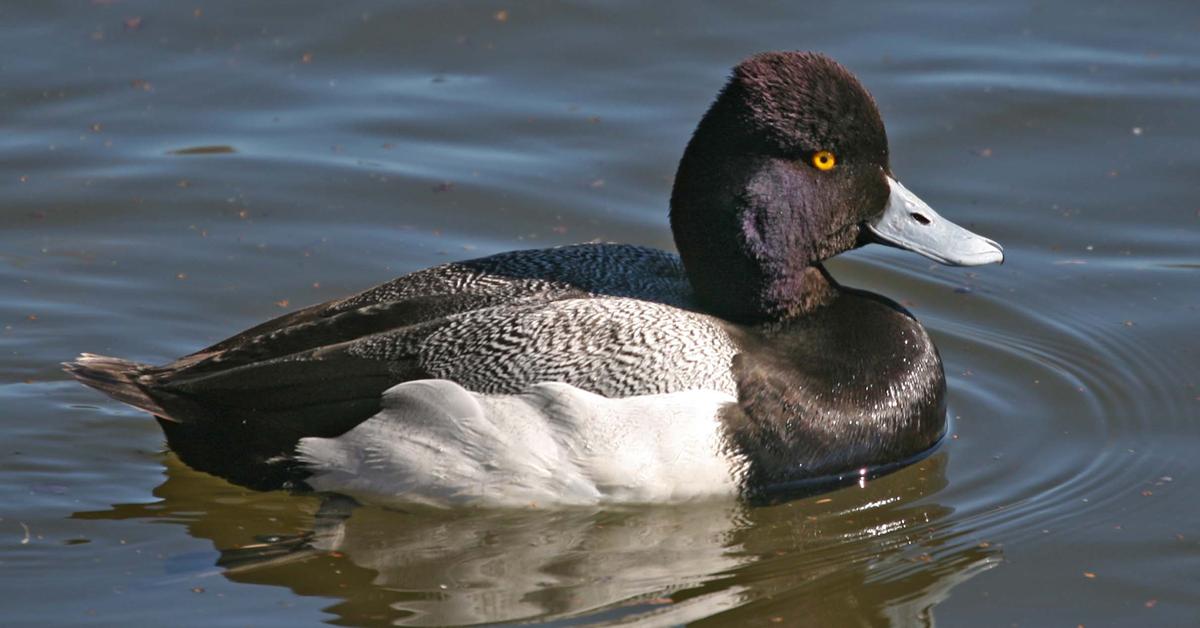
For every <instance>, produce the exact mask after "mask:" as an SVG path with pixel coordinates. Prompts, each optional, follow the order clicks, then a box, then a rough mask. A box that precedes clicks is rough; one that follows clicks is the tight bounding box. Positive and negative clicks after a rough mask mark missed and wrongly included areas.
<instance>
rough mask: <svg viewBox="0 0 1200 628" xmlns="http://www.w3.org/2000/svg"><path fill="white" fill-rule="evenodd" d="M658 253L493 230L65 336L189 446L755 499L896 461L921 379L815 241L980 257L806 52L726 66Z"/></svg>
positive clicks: (348, 464)
mask: <svg viewBox="0 0 1200 628" xmlns="http://www.w3.org/2000/svg"><path fill="white" fill-rule="evenodd" d="M670 217H671V228H672V231H673V233H674V235H675V242H676V245H677V247H678V249H679V255H675V254H672V253H668V252H665V251H659V250H655V249H650V248H645V247H639V246H631V245H624V244H580V245H574V246H565V247H560V248H552V249H541V250H530V251H515V252H510V253H502V254H499V255H493V256H490V257H485V258H481V259H475V260H470V261H464V262H455V263H450V264H445V265H442V266H438V267H435V268H430V269H427V270H423V271H418V272H415V273H412V274H409V275H405V276H403V277H400V278H398V279H395V280H393V281H390V282H388V283H385V284H383V285H380V286H377V287H375V288H371V289H369V290H367V291H365V292H362V293H360V294H357V295H355V296H351V297H349V298H346V299H340V300H336V301H331V302H328V303H322V304H320V305H314V306H312V307H308V308H305V309H303V310H300V311H297V312H294V313H291V314H288V315H285V316H282V317H280V318H277V319H275V320H272V321H269V322H267V323H263V324H261V325H259V326H257V327H254V328H252V329H250V330H248V331H245V332H242V333H241V334H238V335H236V336H233V337H232V338H229V339H227V340H225V341H222V342H220V343H217V344H215V345H213V346H211V347H208V348H207V349H204V350H202V351H199V352H197V353H193V354H191V355H188V356H185V357H183V358H180V359H178V360H176V361H174V362H172V363H170V364H166V365H164V366H149V365H143V364H135V363H132V362H128V361H125V360H119V359H115V358H107V357H102V356H95V355H89V354H84V355H82V356H80V357H79V358H78V359H77V360H76V361H75V362H73V363H70V364H68V365H66V366H67V369H68V370H69V371H70V372H71V373H72V374H74V375H75V377H77V378H78V379H79V380H80V381H82V382H83V383H85V384H87V385H89V386H92V387H94V388H97V389H99V390H101V391H103V392H105V393H107V394H109V395H110V396H112V397H113V398H115V399H117V400H119V401H122V402H125V403H127V404H130V405H132V406H135V407H137V408H141V409H143V410H145V411H147V412H150V413H152V414H154V415H155V416H156V417H157V418H158V421H159V423H160V424H161V426H162V428H163V431H164V432H165V433H166V436H167V441H168V443H169V444H170V446H171V448H172V449H173V450H175V451H176V452H177V453H178V454H179V455H180V457H181V458H182V459H183V460H184V461H185V462H187V463H188V464H189V465H191V466H192V467H194V468H196V469H200V470H203V471H208V472H211V473H214V474H217V475H220V476H223V477H225V478H228V479H230V480H232V481H234V482H238V483H241V484H244V485H248V486H251V487H256V488H264V489H269V488H279V487H285V486H302V485H307V486H309V487H312V488H315V489H319V490H331V491H339V492H345V493H349V494H352V495H356V496H360V497H365V498H367V499H375V500H382V501H396V502H411V501H421V502H430V503H437V504H448V503H464V502H465V503H482V504H524V503H528V502H536V503H543V504H545V503H605V502H634V501H669V500H679V499H690V498H696V497H703V496H711V495H740V496H743V497H749V498H755V497H759V496H762V495H765V494H768V493H769V492H770V491H772V490H773V489H776V488H779V487H786V486H791V485H794V484H795V483H798V482H800V483H802V482H805V481H809V480H814V479H820V478H827V477H831V476H842V475H845V474H847V473H851V474H853V473H858V472H859V470H860V469H880V468H887V467H888V466H889V465H896V464H901V463H903V462H904V461H906V460H909V459H912V458H913V457H914V456H919V455H920V454H921V453H922V452H925V451H927V450H929V449H930V448H931V447H933V446H934V445H935V444H936V443H937V442H938V440H939V439H940V438H941V436H942V434H943V432H944V430H945V408H944V396H945V385H946V380H945V376H944V375H943V372H942V365H941V360H940V358H939V357H938V354H937V350H936V349H935V348H934V346H933V343H932V342H931V341H930V339H929V336H928V334H926V332H925V330H924V329H923V328H922V327H921V325H920V324H919V323H918V322H917V321H916V320H915V319H914V318H913V317H912V316H911V315H910V314H909V313H908V312H907V311H905V310H904V308H902V307H900V306H899V305H897V304H895V303H893V302H891V301H889V300H887V299H885V298H883V297H880V296H877V295H874V294H870V293H866V292H862V291H857V290H851V289H847V288H843V287H841V286H839V285H838V284H837V282H836V281H834V279H833V278H832V277H830V275H829V273H828V272H826V270H825V268H824V267H823V266H822V264H821V262H822V260H825V259H827V258H830V257H832V256H834V255H837V254H838V253H841V252H843V251H846V250H848V249H851V248H855V247H857V246H860V245H863V244H866V243H868V242H882V243H886V244H890V245H893V246H897V247H901V248H906V249H910V250H912V251H915V252H917V253H920V254H922V255H925V256H927V257H930V258H933V259H935V260H937V261H939V262H943V263H948V264H963V265H966V264H986V263H990V262H999V261H1002V259H1003V253H1002V252H1001V249H1000V247H999V245H997V244H996V243H995V242H992V241H990V240H987V239H985V238H982V237H979V236H977V235H975V234H972V233H971V232H969V231H967V230H965V229H962V228H960V227H957V226H955V225H954V224H952V223H950V222H949V221H947V220H945V219H944V218H942V217H940V216H939V215H938V214H936V213H935V212H934V211H933V210H932V209H930V208H929V207H928V206H927V205H926V204H925V203H923V202H922V201H921V200H920V199H918V198H917V197H916V196H915V195H913V194H912V193H911V192H909V191H908V190H907V189H905V188H904V187H903V186H902V185H900V184H899V183H898V182H897V181H896V180H895V179H894V178H893V176H892V173H891V169H890V167H889V164H888V146H887V137H886V135H885V132H884V127H883V122H882V120H881V119H880V116H879V111H878V110H877V109H876V107H875V103H874V102H873V101H872V99H871V97H870V95H869V94H868V93H867V91H866V90H865V89H864V88H863V87H862V86H861V85H860V84H859V82H858V81H857V80H856V79H855V78H854V76H853V75H851V74H850V72H849V71H847V70H846V69H844V68H843V67H842V66H840V65H838V64H837V63H836V62H834V61H832V60H831V59H829V58H827V57H825V56H822V55H819V54H814V53H801V52H774V53H764V54H760V55H756V56H754V57H751V58H749V59H747V60H746V61H744V62H742V63H741V64H739V65H738V66H737V67H736V68H734V70H733V75H732V77H731V78H730V80H729V82H728V83H727V84H726V85H725V87H724V89H722V90H721V92H720V94H719V95H718V97H717V99H716V101H715V102H714V103H713V105H712V106H711V107H710V109H709V110H708V112H707V113H706V114H705V115H704V117H703V119H702V120H701V121H700V124H699V126H698V127H697V129H696V131H695V133H694V135H693V136H692V139H691V141H690V142H689V143H688V146H687V149H686V150H685V152H684V155H683V159H682V161H681V162H680V164H679V170H678V173H677V175H676V178H675V187H674V190H673V192H672V194H671V213H670Z"/></svg>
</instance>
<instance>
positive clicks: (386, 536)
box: [0, 0, 1200, 627]
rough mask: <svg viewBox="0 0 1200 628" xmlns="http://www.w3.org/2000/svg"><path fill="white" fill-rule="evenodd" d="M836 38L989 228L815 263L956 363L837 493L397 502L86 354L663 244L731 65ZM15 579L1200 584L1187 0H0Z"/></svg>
mask: <svg viewBox="0 0 1200 628" xmlns="http://www.w3.org/2000/svg"><path fill="white" fill-rule="evenodd" d="M797 48H800V49H817V50H822V51H825V52H827V53H829V54H831V55H833V56H834V57H836V58H837V59H839V60H840V61H842V62H843V63H844V64H846V65H847V66H849V67H850V68H851V69H852V70H854V71H855V72H856V73H857V74H858V75H859V77H860V78H861V79H862V81H863V82H864V83H865V84H866V85H867V86H868V88H869V89H870V90H871V91H872V92H873V93H874V95H875V97H876V99H877V100H878V101H879V104H880V107H881V109H882V111H883V114H884V118H885V120H886V122H887V125H888V131H889V136H890V140H891V147H892V165H893V168H894V170H895V171H896V172H897V173H898V174H899V175H900V176H901V177H902V180H903V181H904V182H905V184H906V185H908V186H909V187H910V188H911V189H913V190H914V191H916V192H917V193H918V194H920V195H921V196H922V198H924V199H925V200H927V201H928V202H930V204H931V205H933V207H934V208H935V209H937V210H938V211H939V212H941V213H942V214H943V215H945V216H947V217H950V218H952V219H953V220H955V221H957V222H959V223H961V224H964V225H966V226H969V227H970V228H972V229H973V230H976V231H978V232H980V233H983V234H986V235H987V236H989V237H991V238H994V239H996V240H998V241H1000V242H1002V243H1003V244H1004V245H1005V248H1006V252H1007V255H1008V261H1007V262H1006V263H1005V264H1004V265H1003V266H1000V267H985V268H978V269H954V268H945V267H940V266H935V265H931V264H930V263H928V262H927V261H926V260H923V259H921V258H918V257H915V256H912V255H909V254H905V253H902V252H897V251H891V250H886V249H883V248H880V247H872V248H867V249H863V250H860V251H856V252H854V253H851V254H848V255H845V256H842V257H841V258H839V259H838V260H835V261H834V262H833V263H831V264H830V268H831V270H832V272H833V273H834V274H835V276H836V277H838V279H839V280H840V281H842V282H843V283H844V284H847V285H851V286H855V287H860V288H865V289H868V290H872V291H875V292H879V293H881V294H884V295H887V296H889V297H891V298H893V299H896V300H897V301H900V302H902V303H904V304H905V305H906V306H907V307H909V308H910V309H911V310H912V311H913V312H914V313H915V314H916V315H917V316H918V317H919V318H920V319H921V320H922V322H923V323H924V324H925V325H926V327H927V328H928V329H929V330H930V331H931V333H932V334H933V336H934V338H935V341H936V342H937V345H938V347H939V349H940V351H941V353H942V356H943V359H944V361H945V364H946V370H947V377H948V380H949V395H950V397H949V403H950V414H951V425H950V429H951V435H950V437H949V438H948V439H947V440H946V442H945V444H944V445H943V446H942V447H941V449H940V450H939V451H938V452H937V453H936V454H934V455H933V456H932V457H930V458H928V459H926V460H924V461H922V462H921V463H919V464H917V465H914V466H911V467H909V468H906V469H904V470H902V471H900V472H898V473H895V474H893V475H890V476H887V477H884V478H881V479H878V480H876V481H873V482H870V483H868V484H867V485H866V486H864V487H851V488H847V489H843V490H840V491H836V492H832V493H828V494H825V495H821V496H817V497H812V498H809V499H804V500H797V501H792V502H789V503H785V504H781V505H777V506H771V507H762V508H748V507H744V506H741V505H738V504H734V503H708V504H693V505H686V506H671V507H636V508H621V509H608V510H564V511H546V510H535V509H531V510H529V511H516V512H513V511H504V512H491V511H483V512H479V511H472V512H430V511H425V510H413V511H410V512H393V511H384V510H377V509H371V508H360V509H353V508H350V507H348V506H347V504H345V503H344V502H342V501H340V500H336V499H326V500H322V499H320V498H317V497H314V496H297V495H288V494H285V493H255V492H250V491H246V490H243V489H240V488H237V487H234V486H232V485H229V484H227V483H225V482H223V481H221V480H218V479H216V478H213V477H211V476H207V475H204V474H201V473H197V472H194V471H191V470H189V469H188V468H187V467H185V466H183V465H182V464H181V463H179V462H178V461H177V460H176V459H175V458H174V457H173V456H172V455H171V454H169V453H164V452H163V450H162V446H163V440H162V436H161V434H160V432H159V430H158V428H157V426H155V425H154V422H153V421H151V420H150V419H149V418H148V417H146V416H145V415H143V414H141V413H139V412H137V411H134V410H132V409H130V408H126V407H123V406H120V405H118V404H116V403H115V402H112V401H110V400H107V399H105V398H103V397H102V396H101V395H99V394H98V393H96V392H94V391H91V390H88V389H85V388H83V387H81V386H79V385H77V384H75V383H73V382H70V381H68V380H67V378H66V376H65V375H63V374H62V373H61V372H60V371H59V368H58V366H57V364H58V362H60V361H62V360H66V359H70V358H71V357H73V356H74V355H75V354H76V353H78V352H80V351H90V352H96V353H105V354H113V355H120V356H123V357H128V358H132V359H137V360H141V361H148V362H161V361H165V360H168V359H170V358H173V357H175V356H177V355H180V354H183V353H187V352H190V351H193V350H195V349H196V348H198V347H200V346H203V345H206V344H209V343H211V342H214V341H216V340H219V339H221V338H223V337H225V336H227V335H229V334H231V333H233V332H236V331H239V330H241V329H243V328H245V327H247V326H249V325H251V324H254V323H256V322H259V321H261V320H263V319H266V318H269V317H272V316H275V315H278V314H280V313H283V312H284V311H287V310H289V309H293V308H296V307H299V306H302V305H307V304H310V303H314V302H318V301H323V300H327V299H330V298H334V297H337V296H340V295H345V294H348V293H351V292H353V291H356V290H360V289H363V288H366V287H369V286H371V285H373V284H375V283H378V282H381V281H383V280H386V279H389V278H391V277H392V276H395V275H398V274H401V273H404V272H409V271H412V270H416V269H419V268H423V267H426V266H429V265H432V264H437V263H441V262H445V261H449V260H453V259H462V258H468V257H474V256H479V255H485V254H489V253H493V252H499V251H504V250H510V249H515V248H525V247H536V246H549V245H556V244H566V243H572V242H579V241H587V240H592V239H603V240H614V241H625V242H634V243H638V244H645V245H651V246H659V247H664V248H671V247H672V241H671V236H670V232H669V230H668V228H667V220H666V208H667V198H668V195H669V191H670V185H671V179H672V177H673V175H674V169H675V165H676V162H677V160H678V157H679V155H680V153H681V151H682V149H683V146H684V144H685V143H686V141H687V138H688V136H689V133H690V132H691V130H692V128H693V126H694V124H695V122H696V121H697V120H698V119H699V116H700V115H701V114H702V113H703V111H704V110H705V108H706V107H707V106H708V104H709V102H710V101H711V99H712V97H713V95H714V94H715V92H716V90H717V89H718V88H719V87H720V85H721V84H722V81H723V80H724V76H725V73H726V72H727V71H728V68H729V67H730V66H732V65H733V64H734V63H736V62H737V61H738V60H739V59H741V58H742V57H744V56H745V55H747V54H750V53H753V52H757V51H760V50H767V49H797ZM0 77H2V79H3V80H2V81H0V296H2V299H0V326H2V329H0V356H2V357H0V408H2V409H0V434H2V435H3V443H4V447H3V449H2V450H0V470H3V474H4V479H5V481H4V482H3V483H2V484H0V566H2V567H3V569H2V570H0V588H2V589H3V590H4V591H5V596H4V598H5V601H3V602H0V616H3V617H4V619H5V623H11V624H32V623H35V622H36V623H48V624H56V625H65V624H77V623H79V624H82V623H99V624H106V625H115V624H122V625H127V624H131V623H144V624H148V623H162V622H164V621H166V620H167V619H168V618H169V619H170V621H172V622H173V623H175V622H177V623H182V624H205V625H246V624H252V625H276V624H278V625H295V624H297V623H300V624H310V623H315V622H320V621H324V622H331V623H337V624H345V625H362V624H388V623H400V624H471V623H498V622H529V621H538V622H544V623H546V622H548V623H551V624H554V625H573V624H591V623H610V622H617V621H632V620H644V621H647V622H649V623H651V624H673V623H686V622H696V623H699V624H714V625H720V624H732V623H754V624H763V625H774V624H776V623H779V624H784V625H796V624H802V625H814V626H834V625H855V626H859V625H871V626H874V625H913V624H917V625H932V624H933V623H935V621H936V622H938V623H941V624H942V625H947V626H962V625H971V626H1009V625H1014V624H1015V625H1035V626H1041V625H1063V626H1075V625H1079V624H1083V625H1086V626H1089V627H1092V626H1108V625H1120V626H1126V625H1153V626H1185V625H1194V623H1195V621H1196V618H1197V617H1198V616H1200V586H1198V585H1197V575H1198V573H1200V525H1198V524H1200V489H1198V488H1197V484H1196V481H1195V478H1196V477H1197V472H1200V456H1197V455H1196V452H1197V451H1200V423H1198V421H1197V419H1198V418H1200V387H1198V386H1197V384H1198V381H1197V380H1198V378H1200V375H1198V373H1200V342H1198V341H1197V340H1196V337H1197V336H1196V331H1197V321H1198V320H1200V290H1198V288H1200V179H1198V178H1197V177H1196V173H1197V172H1200V150H1198V145H1197V139H1196V138H1197V137H1200V117H1197V115H1196V112H1197V111H1200V7H1197V6H1196V5H1195V4H1194V3H1190V2H1159V3H1155V4H1154V5H1153V6H1151V5H1147V4H1145V3H1133V2H1111V1H1109V2H1105V1H1100V2H1096V1H1088V2H1082V1H1072V2H1054V3H1049V2H1045V3H1043V2H1031V1H1017V2H1009V3H1003V4H995V5H988V4H969V3H951V2H944V3H939V2H919V3H890V2H868V3H855V4H853V5H846V4H842V3H783V2H779V3H770V2H763V3H752V4H749V5H743V4H741V3H739V4H736V5H735V4H733V3H715V2H710V3H651V4H649V5H648V6H647V5H642V4H633V3H591V2H566V3H564V2H530V3H522V4H515V3H514V4H488V3H464V2H410V3H392V2H381V1H375V2H369V1H364V2H352V3H322V2H287V3H285V2H259V3H241V2H208V1H198V2H194V3H189V4H179V3H156V2H144V1H134V0H125V1H122V0H92V1H86V0H77V1H37V2H33V1H29V2H6V3H4V4H3V5H2V6H0Z"/></svg>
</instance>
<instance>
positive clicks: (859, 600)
mask: <svg viewBox="0 0 1200 628" xmlns="http://www.w3.org/2000/svg"><path fill="white" fill-rule="evenodd" d="M944 465H945V455H944V454H938V455H935V456H933V457H931V458H928V459H926V460H924V461H922V462H920V463H918V464H915V465H913V466H911V467H909V468H906V469H904V470H901V471H899V472H897V473H894V474H892V475H890V476H886V477H884V478H880V479H878V480H875V481H873V482H871V483H868V484H867V485H866V486H865V487H862V488H859V487H852V488H848V489H843V490H841V491H836V492H833V493H829V494H826V495H824V496H818V497H814V498H809V499H805V500H797V501H793V502H789V503H786V504H781V505H777V506H771V507H761V508H749V507H746V506H742V505H739V504H736V503H733V502H716V503H714V502H709V503H700V504H688V505H680V506H653V507H652V506H646V507H636V508H621V509H607V510H590V509H589V510H581V509H575V510H543V509H537V508H533V507H531V508H530V509H528V510H519V511H511V510H510V511H478V510H471V511H453V512H451V511H436V510H425V509H422V510H414V511H409V512H397V511H388V510H382V509H377V508H369V507H360V506H356V505H355V504H354V502H352V501H351V500H349V499H346V498H342V497H338V496H323V497H319V498H318V497H312V496H309V497H299V496H294V495H287V494H283V493H255V492H248V491H244V490H242V489H238V488H236V487H232V486H230V485H228V484H226V483H224V482H222V481H220V480H217V479H215V478H212V477H210V476H207V475H204V474H200V473H196V472H193V471H191V470H189V469H187V468H186V467H184V466H182V465H181V464H179V463H178V462H177V461H175V459H174V458H173V457H170V458H168V465H167V480H166V482H164V483H163V484H162V485H161V486H159V487H158V488H157V489H156V490H155V495H156V496H157V497H159V498H161V500H162V501H160V502H157V503H153V504H118V505H115V506H114V507H113V508H112V509H111V510H107V511H101V512H81V513H76V515H75V517H77V518H84V519H127V518H149V519H155V520H160V521H170V522H177V523H180V524H183V525H185V526H186V527H187V529H188V532H189V533H190V534H191V535H192V536H195V537H197V538H204V539H209V540H211V541H212V542H213V544H214V545H215V547H216V548H217V550H218V551H219V552H220V556H219V558H218V559H217V560H216V561H215V563H216V565H217V566H218V567H219V568H220V573H221V574H223V575H224V576H225V577H227V578H229V579H230V580H233V581H236V582H246V583H256V584H269V585H275V586H285V587H288V588H290V589H291V590H292V591H294V592H295V593H297V594H299V595H304V596H325V597H333V598H338V599H340V601H339V602H338V603H336V604H334V605H333V606H331V607H329V608H327V609H326V610H327V611H328V612H330V613H333V614H335V615H337V616H338V619H336V620H334V621H335V623H349V624H362V623H370V624H378V623H394V624H413V625H435V624H436V625H445V624H474V623H493V622H502V621H519V620H530V619H539V620H543V621H544V620H546V619H554V618H558V619H571V620H573V621H571V622H570V623H576V622H582V623H590V622H611V621H617V620H630V619H635V618H639V617H640V618H641V619H645V620H650V621H651V622H652V623H654V624H674V623H679V622H688V621H697V620H703V619H704V618H712V619H714V620H724V621H730V620H739V621H740V620H750V619H759V620H762V619H764V618H779V619H776V621H786V622H787V623H788V624H791V625H795V624H803V625H833V624H835V623H837V624H840V623H850V624H854V625H875V624H886V623H893V622H895V623H901V624H910V623H915V622H917V623H919V622H922V621H925V622H932V616H931V610H932V607H933V606H934V605H936V604H937V603H938V602H939V601H940V600H942V599H944V598H945V597H946V596H947V595H948V594H949V591H950V589H951V588H952V587H954V586H955V585H956V584H958V583H960V582H962V581H964V580H966V579H968V578H969V577H971V576H972V575H974V574H975V573H978V572H979V571H981V570H983V569H986V568H987V567H988V566H990V565H993V564H995V563H996V562H998V560H999V553H998V549H997V548H995V547H989V546H987V544H986V543H980V542H979V540H978V539H974V538H970V534H969V533H968V532H967V530H965V529H963V527H962V526H961V525H960V526H956V525H954V522H953V516H952V512H951V510H950V509H949V508H946V507H944V506H940V505H938V504H936V503H934V502H933V500H932V499H931V498H930V496H931V495H933V494H934V493H936V492H937V490H938V489H940V488H941V487H942V486H944V484H945V475H944V469H943V468H944Z"/></svg>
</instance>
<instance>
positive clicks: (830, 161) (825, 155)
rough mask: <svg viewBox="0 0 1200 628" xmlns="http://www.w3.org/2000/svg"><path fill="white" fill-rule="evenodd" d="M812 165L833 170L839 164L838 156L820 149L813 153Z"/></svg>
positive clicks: (819, 168) (820, 168) (818, 168)
mask: <svg viewBox="0 0 1200 628" xmlns="http://www.w3.org/2000/svg"><path fill="white" fill-rule="evenodd" d="M812 165H813V167H815V168H816V169H817V170H833V167H834V166H836V165H837V158H836V157H834V156H833V153H831V152H829V151H827V150H819V151H817V152H815V153H813V156H812Z"/></svg>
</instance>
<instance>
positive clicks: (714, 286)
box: [684, 257, 838, 324]
mask: <svg viewBox="0 0 1200 628" xmlns="http://www.w3.org/2000/svg"><path fill="white" fill-rule="evenodd" d="M704 261H708V260H704ZM714 262H715V263H712V264H698V263H697V260H696V259H695V258H692V259H691V260H688V258H686V257H685V258H684V264H685V267H686V268H687V272H688V279H689V280H690V281H691V283H692V288H693V289H694V290H695V293H696V298H697V300H698V301H699V303H700V305H701V306H702V307H703V308H704V309H705V310H706V311H707V312H709V313H710V314H713V315H715V316H718V317H720V318H723V319H725V320H728V321H733V322H736V323H742V324H760V323H771V322H779V321H788V320H793V319H797V318H801V317H803V316H807V315H809V314H811V313H812V312H814V311H816V310H817V309H818V308H820V307H822V306H824V305H828V304H829V303H830V302H831V301H833V299H834V298H836V296H837V294H838V284H837V282H836V281H835V280H834V279H833V277H831V276H830V275H829V272H828V271H826V270H825V267H824V266H823V265H821V264H819V263H818V264H813V265H811V266H804V267H801V268H798V269H786V268H785V269H767V270H768V271H772V270H773V271H777V272H763V271H764V269H762V268H761V267H755V266H750V267H745V266H741V265H739V264H737V263H736V262H733V261H729V262H724V263H722V262H720V261H719V260H714Z"/></svg>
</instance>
